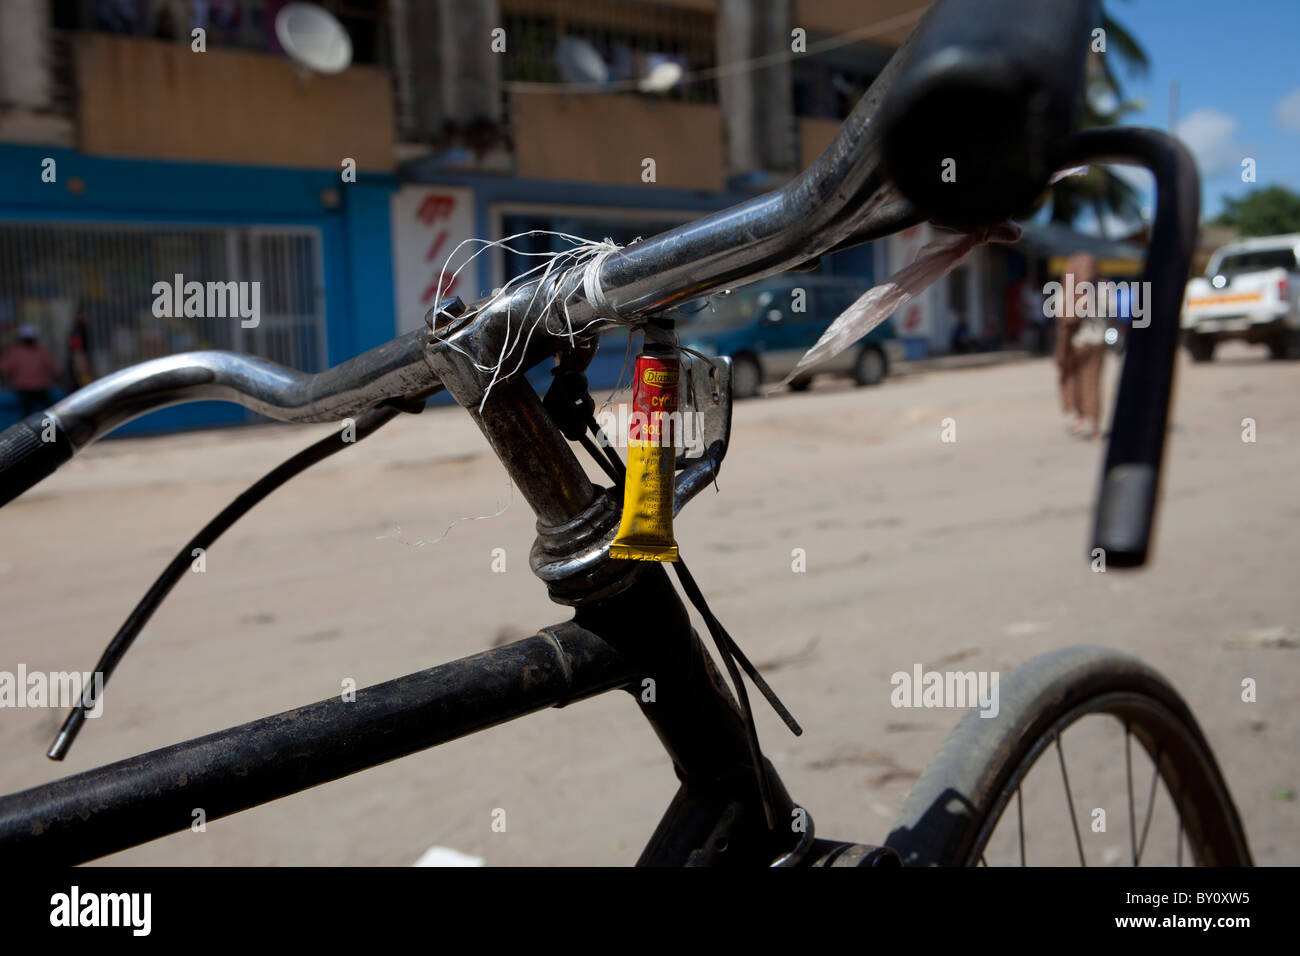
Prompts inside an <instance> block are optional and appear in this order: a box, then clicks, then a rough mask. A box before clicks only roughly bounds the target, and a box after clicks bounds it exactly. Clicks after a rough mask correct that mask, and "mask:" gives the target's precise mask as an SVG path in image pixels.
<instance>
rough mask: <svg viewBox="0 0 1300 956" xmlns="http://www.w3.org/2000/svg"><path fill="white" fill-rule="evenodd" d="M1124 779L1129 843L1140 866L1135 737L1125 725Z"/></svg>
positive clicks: (1135, 861)
mask: <svg viewBox="0 0 1300 956" xmlns="http://www.w3.org/2000/svg"><path fill="white" fill-rule="evenodd" d="M1124 779H1125V782H1126V783H1127V784H1128V842H1129V846H1130V847H1131V848H1132V850H1133V865H1134V866H1137V865H1138V837H1137V821H1136V820H1135V819H1134V817H1133V736H1132V734H1130V733H1129V725H1128V724H1127V723H1126V724H1124Z"/></svg>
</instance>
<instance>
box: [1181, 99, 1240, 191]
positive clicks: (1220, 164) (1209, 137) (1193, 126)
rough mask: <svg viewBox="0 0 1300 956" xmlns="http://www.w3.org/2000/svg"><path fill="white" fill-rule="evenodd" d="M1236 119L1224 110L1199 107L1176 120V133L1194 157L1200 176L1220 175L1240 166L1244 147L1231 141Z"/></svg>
mask: <svg viewBox="0 0 1300 956" xmlns="http://www.w3.org/2000/svg"><path fill="white" fill-rule="evenodd" d="M1236 133H1237V120H1236V119H1235V118H1234V117H1232V116H1229V115H1228V114H1227V113H1220V112H1219V111H1218V110H1213V109H1200V110H1196V111H1195V112H1194V113H1190V114H1188V116H1187V118H1186V119H1184V120H1183V121H1182V122H1181V123H1179V124H1178V136H1179V138H1180V139H1181V140H1182V141H1183V142H1184V143H1186V144H1187V148H1188V149H1190V150H1191V151H1192V154H1193V155H1194V156H1195V157H1196V162H1197V164H1198V165H1199V166H1200V167H1201V175H1203V176H1222V175H1225V174H1227V173H1231V172H1235V171H1236V170H1238V169H1240V168H1241V161H1242V159H1243V158H1245V150H1244V148H1243V147H1241V146H1239V145H1236V144H1234V143H1233V141H1232V138H1233V136H1235V135H1236Z"/></svg>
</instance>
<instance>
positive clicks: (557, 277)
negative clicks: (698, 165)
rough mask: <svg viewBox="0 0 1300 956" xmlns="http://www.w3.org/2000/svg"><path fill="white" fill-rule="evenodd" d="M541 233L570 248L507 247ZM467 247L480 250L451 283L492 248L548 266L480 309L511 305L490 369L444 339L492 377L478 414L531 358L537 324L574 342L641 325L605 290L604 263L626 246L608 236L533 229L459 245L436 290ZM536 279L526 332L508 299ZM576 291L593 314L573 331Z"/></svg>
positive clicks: (532, 272) (499, 291)
mask: <svg viewBox="0 0 1300 956" xmlns="http://www.w3.org/2000/svg"><path fill="white" fill-rule="evenodd" d="M539 235H545V236H554V237H556V238H559V239H561V240H563V241H565V242H567V243H569V244H570V245H571V248H569V249H563V250H560V251H558V252H556V251H550V252H526V251H523V250H520V249H516V248H514V247H512V246H510V245H509V243H510V242H512V241H513V240H516V239H520V238H523V237H525V236H539ZM638 241H640V237H639V236H638V237H637V238H636V239H634V240H633V242H638ZM467 244H477V245H478V247H479V248H477V249H476V250H475V251H474V252H473V253H472V254H471V255H469V256H468V257H467V258H466V259H465V261H464V262H462V263H460V265H458V266H457V267H456V269H455V270H454V271H453V272H452V273H451V278H452V281H453V282H454V281H455V279H456V277H457V276H459V275H460V273H461V271H462V270H463V269H464V268H465V267H466V266H468V265H469V264H470V263H471V262H473V261H474V259H476V258H477V257H478V256H480V255H482V254H483V253H484V252H486V251H487V250H488V249H492V248H499V249H504V250H506V251H508V252H513V253H515V254H517V255H522V256H533V257H540V258H545V259H546V261H545V262H543V263H540V264H538V265H536V266H534V267H533V268H531V269H529V270H527V271H525V272H523V273H521V274H520V275H517V276H515V277H513V278H512V279H510V281H509V282H507V283H506V284H505V285H504V286H502V287H501V288H500V289H497V290H495V291H494V292H493V294H492V297H491V298H489V299H488V300H487V301H486V302H484V303H482V304H481V305H480V306H479V311H482V310H484V309H489V308H492V307H494V306H496V305H497V304H498V303H499V302H501V301H502V299H505V300H506V302H507V305H506V310H505V326H506V327H505V334H504V335H503V336H502V343H501V352H500V355H498V356H497V359H496V361H495V362H493V363H491V364H486V365H485V364H481V363H480V362H479V361H478V360H477V359H476V358H475V357H474V356H472V355H470V354H469V353H468V352H467V351H466V350H465V349H463V348H461V347H460V346H459V345H457V344H456V343H455V342H454V341H452V340H451V339H446V338H444V339H441V341H442V342H443V344H445V345H446V346H447V347H449V348H451V349H453V350H454V351H456V352H458V353H460V354H461V355H464V356H465V357H466V358H468V359H469V360H470V361H471V362H473V363H474V367H475V368H476V369H478V370H479V371H480V372H483V373H485V374H487V375H489V376H490V377H489V380H488V384H487V386H486V388H485V389H484V391H483V398H482V400H481V401H480V403H479V410H480V411H482V409H483V407H484V406H485V405H486V403H487V399H488V396H489V395H490V394H491V392H492V389H493V388H494V387H495V385H496V383H497V382H498V381H500V380H501V378H502V377H503V376H507V377H508V376H510V375H514V374H516V373H517V372H519V370H520V368H521V367H522V365H523V362H524V360H525V357H526V355H527V354H528V345H529V343H531V341H532V337H533V335H534V334H535V333H536V331H537V327H538V325H543V324H544V326H545V328H544V331H545V332H547V333H549V334H551V335H555V336H560V337H564V338H567V339H569V341H570V343H571V344H572V343H575V342H576V339H577V337H578V336H580V335H583V334H585V333H587V332H589V331H592V330H594V329H595V330H598V329H602V328H608V327H611V326H612V325H627V326H634V325H636V324H638V322H637V320H636V319H634V318H628V317H625V316H622V315H620V314H619V313H618V312H617V310H616V309H614V308H613V307H612V306H611V305H610V303H609V301H608V299H607V298H606V296H605V292H604V289H603V287H602V286H601V282H600V270H601V268H602V267H603V265H604V263H605V261H606V260H607V259H608V258H609V257H610V256H611V255H613V254H614V253H616V252H618V251H619V250H620V249H622V248H623V247H622V246H619V245H618V244H617V243H615V242H614V241H613V240H611V239H609V238H606V239H605V240H604V241H602V242H596V241H593V240H590V239H583V238H582V237H581V236H574V235H570V234H569V233H565V232H556V231H554V230H550V229H531V230H528V231H527V232H520V233H515V234H514V235H512V236H506V237H505V238H504V239H491V240H489V239H466V240H464V241H462V242H461V243H459V244H458V245H457V246H456V248H455V249H453V250H452V252H451V254H450V255H449V256H448V257H447V259H446V260H445V261H444V262H443V265H442V269H441V270H440V271H439V274H438V286H437V288H439V289H442V288H445V286H444V285H443V281H444V279H445V277H446V275H447V269H448V267H449V266H450V265H451V263H452V261H453V260H454V259H455V257H456V255H457V253H459V252H460V250H461V248H463V247H464V246H465V245H467ZM577 268H581V269H582V274H581V281H580V282H579V283H577V285H575V286H574V288H573V289H572V290H571V291H570V292H569V293H567V294H565V295H563V296H561V289H562V288H563V286H564V285H565V283H564V282H563V281H561V280H562V276H563V273H565V272H566V271H569V270H572V269H577ZM539 273H540V274H539ZM534 279H535V280H536V284H535V285H534V287H533V293H532V295H531V296H530V297H529V300H528V304H527V307H526V308H525V309H524V310H523V312H524V315H525V316H527V315H530V314H532V315H536V316H537V318H536V319H534V320H533V322H532V324H531V325H529V326H528V327H527V328H525V324H526V323H525V322H524V321H520V322H519V324H518V326H516V325H515V324H514V321H513V318H514V305H513V303H509V299H510V298H511V296H512V295H513V293H514V290H515V289H517V288H518V287H519V286H521V285H523V284H525V283H526V282H529V281H533V280H534ZM543 289H546V290H548V293H547V298H546V299H545V300H544V301H543V302H542V304H541V308H540V309H538V308H535V306H536V305H537V303H538V295H539V294H540V293H541V291H542V290H543ZM578 289H581V290H582V292H583V294H584V296H585V297H586V298H587V300H588V302H589V303H590V304H591V306H592V310H593V313H594V316H593V318H592V319H591V320H589V321H588V322H586V323H583V324H581V325H578V326H576V327H575V324H574V322H573V318H572V316H571V315H570V313H569V300H570V298H571V296H572V295H573V294H574V293H575V292H576V291H577V290H578ZM437 314H438V315H443V314H445V313H444V312H442V311H441V310H440V311H439V312H438V313H437ZM553 318H558V319H560V320H561V327H559V328H554V327H552V324H551V320H552V319H553ZM435 324H436V323H435ZM512 353H517V354H518V360H517V362H516V364H515V366H514V368H510V369H507V368H506V362H507V358H508V356H510V355H511V354H512Z"/></svg>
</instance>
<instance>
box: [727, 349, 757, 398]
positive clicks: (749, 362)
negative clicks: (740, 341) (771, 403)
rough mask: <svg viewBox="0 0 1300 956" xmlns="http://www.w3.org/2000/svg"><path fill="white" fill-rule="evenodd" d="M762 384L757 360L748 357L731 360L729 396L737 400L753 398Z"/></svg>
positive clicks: (739, 356)
mask: <svg viewBox="0 0 1300 956" xmlns="http://www.w3.org/2000/svg"><path fill="white" fill-rule="evenodd" d="M762 384H763V370H762V368H760V367H759V364H758V360H757V359H755V358H753V357H751V356H748V355H737V356H736V357H735V358H733V359H732V360H731V395H732V397H733V398H735V399H737V400H739V399H742V398H753V397H754V396H755V395H757V394H758V387H759V386H760V385H762Z"/></svg>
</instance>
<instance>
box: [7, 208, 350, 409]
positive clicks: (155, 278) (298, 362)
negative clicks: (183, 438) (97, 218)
mask: <svg viewBox="0 0 1300 956" xmlns="http://www.w3.org/2000/svg"><path fill="white" fill-rule="evenodd" d="M321 268H322V267H321V243H320V234H319V233H318V232H317V231H316V230H315V229H306V228H279V227H277V228H263V227H257V228H233V227H191V226H136V225H124V224H120V223H113V224H105V225H95V224H62V223H31V222H12V221H4V222H0V348H3V347H5V346H7V345H8V344H9V343H10V342H12V341H13V340H14V338H15V337H16V335H17V330H18V328H19V326H21V325H28V324H30V325H34V326H35V327H36V329H37V331H38V332H39V334H40V339H41V341H42V342H43V343H44V345H45V346H46V347H47V348H49V349H50V351H51V352H52V353H53V355H54V358H55V362H56V364H57V366H58V368H59V370H60V372H61V373H62V375H63V377H64V379H65V380H64V381H63V382H61V384H63V385H64V386H65V387H70V386H71V384H72V382H71V371H70V369H71V361H70V356H69V350H68V343H69V337H70V336H71V335H72V334H73V332H74V327H75V324H76V319H77V317H78V315H79V314H80V315H81V316H83V317H84V319H85V338H86V339H87V340H88V346H89V358H90V363H91V370H92V372H93V373H94V375H95V376H96V377H99V376H103V375H107V374H108V373H110V372H113V371H116V370H118V369H120V368H124V367H125V366H128V365H132V364H134V363H136V362H141V361H144V360H145V359H151V358H157V357H159V356H162V355H170V354H173V353H176V352H186V351H191V350H194V349H234V350H236V351H240V352H249V353H251V354H254V355H260V356H262V357H264V358H268V359H271V360H272V361H274V362H278V363H280V364H281V365H287V366H290V367H291V368H296V369H300V370H302V371H306V372H315V371H320V370H321V369H322V368H324V367H325V363H326V343H325V299H324V285H323V281H322V275H321ZM177 275H180V276H182V277H183V278H182V283H188V282H191V281H193V282H200V283H203V284H204V288H205V290H206V289H207V285H208V283H230V282H235V283H253V282H256V283H258V289H257V292H258V299H259V300H260V301H258V305H259V309H258V323H257V325H256V326H255V327H251V328H245V327H244V325H243V320H241V318H240V316H239V315H238V314H235V315H229V314H227V315H224V316H223V315H219V314H216V313H217V312H218V311H221V310H217V309H211V308H210V305H211V304H212V300H211V299H210V297H209V296H207V295H206V294H205V296H204V307H203V313H204V314H202V315H189V316H186V315H185V314H184V310H183V309H182V310H181V314H175V313H176V310H175V308H174V307H172V308H170V309H169V308H166V307H163V306H161V305H159V304H158V299H159V293H157V292H155V285H156V284H157V283H160V282H163V283H167V284H168V286H169V287H170V286H174V284H175V281H176V276H177ZM182 288H183V286H182ZM223 288H224V287H223ZM244 291H245V295H246V300H245V301H246V303H247V304H248V305H249V306H251V305H252V304H253V302H254V299H253V293H252V286H251V285H249V286H245V287H244ZM224 301H226V300H224V299H223V302H224ZM168 311H170V312H171V313H172V314H170V315H167V314H161V315H160V314H158V313H160V312H162V313H166V312H168ZM192 311H195V310H192ZM210 311H211V312H212V313H213V314H208V313H209V312H210ZM249 321H250V322H251V320H249Z"/></svg>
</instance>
